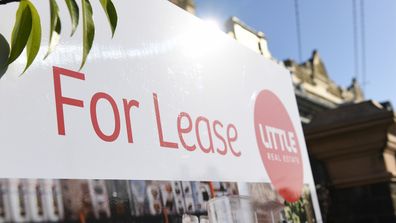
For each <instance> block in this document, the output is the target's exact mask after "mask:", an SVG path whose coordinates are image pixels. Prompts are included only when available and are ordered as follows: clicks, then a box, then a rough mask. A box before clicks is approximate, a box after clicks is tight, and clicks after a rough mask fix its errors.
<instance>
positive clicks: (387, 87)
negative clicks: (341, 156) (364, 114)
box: [196, 0, 396, 110]
mask: <svg viewBox="0 0 396 223" xmlns="http://www.w3.org/2000/svg"><path fill="white" fill-rule="evenodd" d="M360 1H361V0H357V2H358V4H359V2H360ZM196 5H197V15H198V16H199V17H200V18H203V19H214V20H216V21H218V22H219V23H220V24H222V23H223V22H224V21H226V20H227V19H228V18H229V17H230V16H237V17H239V18H240V19H241V20H242V21H244V22H245V23H246V24H248V25H249V26H250V27H252V28H254V29H256V30H257V31H262V32H264V33H265V35H266V36H267V38H268V41H269V48H270V50H271V52H272V54H273V56H274V57H275V58H277V59H286V58H291V59H294V60H296V61H298V50H297V36H296V25H295V24H296V21H295V15H294V1H293V0H215V1H214V0H196ZM364 5H365V23H366V25H365V30H366V55H367V56H366V70H367V71H366V81H367V84H366V85H365V95H366V98H367V99H374V100H377V101H385V100H390V101H391V102H392V104H393V106H394V108H395V110H396V1H394V0H376V1H369V0H365V1H364ZM299 6H300V7H299V8H300V21H301V33H302V59H303V60H306V59H308V58H309V57H310V56H311V53H312V51H313V50H314V49H317V50H318V51H319V53H320V55H321V57H322V59H323V60H324V62H325V64H326V68H327V71H328V72H329V74H330V77H331V78H332V79H333V80H334V81H335V82H336V83H337V84H339V85H341V86H343V87H346V86H348V85H349V84H350V83H351V79H352V77H353V76H354V75H355V71H354V70H355V69H354V48H353V44H354V40H353V20H352V18H353V17H352V0H331V1H312V0H304V1H302V0H300V1H299ZM358 6H359V5H358ZM359 7H360V6H359ZM359 7H358V10H359ZM359 17H360V16H359ZM358 22H359V21H358ZM359 32H360V31H359ZM359 44H360V43H359ZM359 50H360V49H359ZM360 52H361V50H360ZM360 80H361V77H360Z"/></svg>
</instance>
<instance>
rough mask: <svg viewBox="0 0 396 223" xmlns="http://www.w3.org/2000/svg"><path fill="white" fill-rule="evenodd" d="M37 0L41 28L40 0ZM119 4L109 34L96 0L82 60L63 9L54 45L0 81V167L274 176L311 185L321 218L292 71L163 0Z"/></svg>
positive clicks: (95, 174) (40, 174) (56, 173)
mask: <svg viewBox="0 0 396 223" xmlns="http://www.w3.org/2000/svg"><path fill="white" fill-rule="evenodd" d="M35 3H36V5H37V7H38V10H39V11H40V12H41V15H42V23H43V27H44V30H46V31H47V29H46V27H49V24H48V22H49V19H48V18H49V16H48V12H47V11H48V9H47V7H48V5H47V2H41V1H40V2H39V1H35ZM115 4H116V8H117V11H118V14H119V24H118V28H117V31H116V34H115V36H114V38H113V39H111V38H110V36H111V35H110V30H109V29H108V25H107V21H106V18H105V15H104V14H103V13H102V11H101V9H100V8H99V4H96V2H94V3H93V6H94V13H95V24H96V37H95V41H94V46H93V49H92V51H91V54H90V55H89V57H88V61H87V64H86V65H85V67H84V68H83V69H82V70H81V71H78V68H79V65H80V62H81V55H82V41H81V33H77V34H76V35H75V36H74V37H72V38H70V37H68V36H67V35H68V32H69V31H70V30H68V29H69V26H67V23H68V20H67V17H68V15H67V14H66V13H67V11H66V10H61V13H62V14H61V17H62V19H63V20H62V21H64V24H65V25H64V27H63V36H62V39H61V42H60V44H59V45H58V47H57V48H56V50H55V52H54V53H53V54H51V55H50V56H49V57H48V58H47V59H46V60H42V57H43V55H44V53H45V51H46V47H45V46H43V47H42V49H41V51H40V54H39V56H38V59H37V60H36V61H35V62H34V64H33V65H32V66H31V68H30V69H29V70H28V71H27V72H26V73H25V74H24V75H22V76H20V74H21V72H22V70H23V67H24V63H25V59H26V58H23V57H22V58H20V59H18V60H17V61H16V63H14V65H12V66H10V67H9V69H8V71H7V73H6V74H5V75H4V77H3V78H2V79H1V80H0V106H1V113H0V153H1V154H2V155H1V156H0V176H1V177H2V178H56V179H62V178H73V179H75V178H77V179H134V180H192V181H194V180H200V181H234V182H235V181H237V182H271V183H272V184H273V185H274V187H275V188H276V189H277V191H278V192H279V193H280V194H281V195H282V196H283V197H284V198H285V199H286V200H288V201H295V200H298V198H299V197H300V195H301V188H302V185H303V184H307V185H309V188H310V189H311V192H312V197H313V202H314V206H315V210H316V215H317V216H316V217H317V218H318V219H320V213H319V212H318V204H317V199H316V193H315V191H314V183H313V178H312V174H311V168H310V164H309V159H308V154H307V150H306V146H305V141H304V136H303V131H302V128H301V124H300V119H299V114H298V110H297V106H296V99H295V96H294V92H293V86H292V83H291V79H290V74H289V72H288V71H287V70H286V69H285V68H284V67H283V66H281V65H279V64H276V63H275V62H273V61H269V60H265V59H264V58H263V57H262V56H260V55H258V54H256V53H254V52H252V51H250V50H249V49H247V48H245V47H243V46H241V45H240V44H239V43H237V42H236V41H235V40H233V39H231V38H230V37H228V36H227V35H226V34H224V33H222V32H221V31H218V30H214V29H213V28H211V27H208V26H206V25H205V23H204V22H202V21H201V20H199V19H197V18H195V17H194V16H191V15H189V14H187V13H186V12H184V11H182V10H180V9H178V8H176V7H175V6H173V5H171V4H170V3H168V2H166V1H157V0H145V1H137V0H134V1H117V2H115ZM60 6H61V8H62V9H63V8H64V7H65V6H64V5H60ZM14 13H15V10H10V7H9V8H5V9H3V8H0V14H1V15H2V17H9V18H13V17H14ZM11 25H12V22H11V21H8V22H4V21H3V22H2V23H1V24H0V28H1V29H0V30H1V32H2V33H4V31H5V32H6V33H5V34H6V35H7V34H9V33H10V31H11ZM62 25H63V24H62ZM80 25H81V24H80ZM79 32H81V31H79ZM46 36H48V35H46V33H44V37H46ZM46 42H47V39H44V40H43V43H46Z"/></svg>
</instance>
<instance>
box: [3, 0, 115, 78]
mask: <svg viewBox="0 0 396 223" xmlns="http://www.w3.org/2000/svg"><path fill="white" fill-rule="evenodd" d="M64 1H65V3H66V5H67V9H68V11H69V15H70V19H71V27H72V30H71V35H70V36H73V35H74V33H75V31H76V29H77V27H78V24H79V20H80V10H79V5H78V4H77V2H76V0H64ZM11 2H19V6H18V10H17V11H16V16H15V23H14V27H13V30H12V35H11V44H9V43H8V41H7V39H6V38H5V37H4V36H3V35H2V34H1V33H0V77H1V76H2V75H3V74H4V72H5V70H6V69H7V67H8V66H9V65H10V64H11V63H12V62H14V61H15V60H16V59H17V58H18V57H19V56H20V55H21V53H22V52H23V50H24V49H26V58H27V61H26V66H25V69H24V71H23V72H25V71H26V70H27V69H28V68H29V66H30V65H31V64H32V63H33V61H34V60H35V58H36V56H37V53H38V51H39V49H40V45H41V20H40V15H39V13H38V12H37V9H36V7H35V6H34V4H33V2H32V1H30V0H0V5H2V4H7V3H11ZM100 4H101V6H102V8H103V10H104V12H105V13H106V16H107V19H108V21H109V25H110V28H111V33H112V37H113V36H114V33H115V30H116V27H117V21H118V16H117V11H116V8H115V7H114V4H113V2H112V1H111V0H100ZM80 6H81V8H82V10H81V11H82V14H81V16H82V29H83V32H82V33H83V38H82V45H83V52H82V61H81V66H80V69H81V68H82V67H83V66H84V64H85V62H86V59H87V57H88V54H89V52H90V50H91V48H92V44H93V41H94V38H95V24H94V21H93V11H92V6H91V3H90V0H81V2H80ZM49 8H50V19H51V21H50V37H49V44H48V50H47V53H46V55H45V57H44V59H45V58H46V57H47V56H48V55H49V54H50V53H51V52H53V51H54V49H55V48H56V45H57V44H58V42H59V39H60V34H61V31H62V25H61V19H60V16H59V7H58V3H57V0H49Z"/></svg>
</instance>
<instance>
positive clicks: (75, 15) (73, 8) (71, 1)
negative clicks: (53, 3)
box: [65, 0, 80, 36]
mask: <svg viewBox="0 0 396 223" xmlns="http://www.w3.org/2000/svg"><path fill="white" fill-rule="evenodd" d="M65 2H66V5H67V8H68V9H69V14H70V19H71V22H72V32H71V34H70V36H73V34H74V32H75V31H76V29H77V26H78V20H79V15H80V14H79V12H78V5H77V3H76V0H65Z"/></svg>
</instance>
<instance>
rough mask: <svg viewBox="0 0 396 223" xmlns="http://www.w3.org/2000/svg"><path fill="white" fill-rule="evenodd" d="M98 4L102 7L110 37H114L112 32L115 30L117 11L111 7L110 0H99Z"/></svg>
mask: <svg viewBox="0 0 396 223" xmlns="http://www.w3.org/2000/svg"><path fill="white" fill-rule="evenodd" d="M100 4H101V5H102V7H103V10H104V11H105V13H106V16H107V19H108V20H109V23H110V27H111V35H112V37H114V32H115V30H116V28H117V20H118V16H117V11H116V9H115V7H114V5H113V2H112V1H111V0H100Z"/></svg>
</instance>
